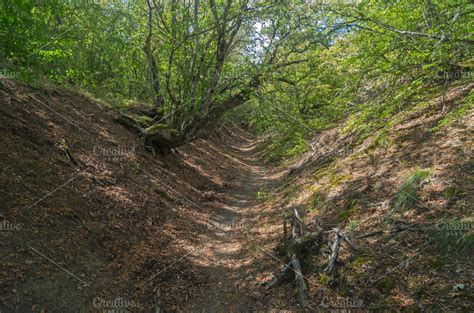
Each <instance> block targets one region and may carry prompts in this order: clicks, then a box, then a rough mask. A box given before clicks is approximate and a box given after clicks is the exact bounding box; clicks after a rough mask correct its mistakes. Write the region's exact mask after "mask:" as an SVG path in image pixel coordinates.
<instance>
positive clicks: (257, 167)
mask: <svg viewBox="0 0 474 313" xmlns="http://www.w3.org/2000/svg"><path fill="white" fill-rule="evenodd" d="M241 135H242V137H240V138H241V140H239V141H238V142H236V143H235V145H232V146H230V148H229V152H230V153H229V154H228V155H226V156H227V157H230V158H233V159H235V164H236V166H237V169H238V172H239V173H240V174H239V176H238V177H236V179H235V181H234V182H233V188H232V189H231V190H229V191H228V192H227V193H226V198H225V199H223V201H222V203H221V207H222V208H221V209H220V210H219V211H218V212H217V214H216V215H215V217H214V220H213V221H212V222H211V223H212V224H213V225H214V226H215V233H214V236H213V237H212V238H211V240H209V241H207V242H203V243H202V247H196V248H197V249H196V251H198V252H197V253H196V254H195V256H196V258H198V259H199V261H201V262H202V263H204V264H208V267H207V269H206V273H205V274H206V276H208V278H209V281H210V282H211V283H210V284H206V285H205V286H203V287H202V288H201V289H200V294H199V295H197V296H196V295H194V297H193V298H194V299H197V301H195V302H194V303H190V304H189V306H188V307H186V309H185V310H186V311H190V312H229V311H230V312H234V311H235V312H237V311H238V312H251V311H253V309H254V308H255V303H254V302H255V300H256V297H255V295H254V294H252V292H250V291H248V290H245V289H242V288H241V286H239V282H241V281H245V280H246V279H247V280H248V277H245V271H244V270H243V268H244V267H245V263H246V256H245V254H244V252H243V248H244V245H245V244H246V242H245V232H246V231H247V229H248V228H247V227H248V225H249V224H248V222H247V221H246V217H245V216H246V213H248V212H251V211H252V209H253V208H254V207H255V206H256V205H258V202H257V201H256V193H257V191H258V190H260V189H261V188H262V187H263V186H265V185H266V179H265V177H266V172H267V171H266V168H265V167H264V166H263V165H262V164H261V163H260V161H259V159H258V156H257V151H256V148H257V144H258V142H257V141H256V140H255V138H252V136H251V135H250V134H246V133H244V132H242V133H241Z"/></svg>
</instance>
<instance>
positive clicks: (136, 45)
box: [0, 0, 474, 157]
mask: <svg viewBox="0 0 474 313" xmlns="http://www.w3.org/2000/svg"><path fill="white" fill-rule="evenodd" d="M0 6H1V7H0V10H1V11H2V14H1V22H0V23H1V29H3V30H4V31H3V32H2V33H1V34H0V41H1V45H0V46H1V48H0V49H1V50H0V59H1V68H2V74H3V75H4V76H10V77H13V78H20V79H22V80H25V81H28V82H38V81H50V82H53V83H57V84H63V85H66V84H67V85H71V86H73V87H77V88H82V89H85V90H88V91H90V92H92V93H93V94H95V95H96V96H97V97H99V98H104V99H106V100H108V101H109V102H112V103H115V104H116V105H117V106H118V107H120V108H126V107H130V106H137V104H145V107H146V109H145V110H142V112H141V113H142V114H141V117H140V119H139V120H137V119H135V118H131V117H130V116H129V115H127V114H125V113H124V118H126V119H127V122H126V123H128V125H129V126H130V125H132V128H134V129H135V130H136V131H137V133H138V134H139V135H140V136H142V138H143V139H144V141H145V144H147V145H149V146H152V147H156V148H158V149H161V150H164V151H167V149H169V148H173V147H177V146H180V145H182V144H183V143H185V142H188V141H190V140H192V139H193V138H196V137H199V136H205V135H206V134H207V132H208V131H209V130H210V129H212V128H213V127H214V126H215V125H216V123H218V121H219V120H220V118H221V117H222V116H223V115H226V114H230V116H231V117H233V118H236V119H238V120H240V121H241V122H243V123H248V124H251V125H252V126H254V128H255V129H256V130H257V131H259V132H272V133H274V134H275V138H276V141H277V142H276V144H275V148H274V149H275V156H276V157H277V156H279V155H285V156H291V155H293V154H296V153H300V152H302V151H304V150H306V149H308V144H307V138H308V137H309V136H310V135H313V134H314V133H317V132H318V131H321V130H322V129H325V128H328V127H331V125H333V123H335V122H336V121H338V120H340V119H343V118H349V121H348V127H352V129H353V130H356V131H359V132H360V133H361V134H363V133H364V132H368V131H370V130H373V129H375V128H378V127H381V124H382V123H383V122H386V121H388V120H390V118H391V117H392V116H393V115H394V114H395V113H396V112H398V111H400V110H403V109H406V108H407V106H409V105H415V104H417V103H419V102H422V101H423V99H425V98H426V96H427V94H429V93H431V92H433V90H439V89H440V88H447V86H448V85H449V84H451V83H452V82H453V81H456V80H472V72H471V70H472V65H473V64H472V63H473V56H472V50H473V49H472V45H473V43H474V38H473V36H472V31H471V28H472V24H471V23H472V20H473V15H474V14H473V13H474V10H473V4H472V3H471V1H469V0H442V1H441V0H418V1H415V0H413V1H301V0H299V1H297V0H293V1H289V0H287V1H284V0H281V1H277V0H275V1H250V0H193V1H192V0H147V1H127V0H122V1H118V0H117V1H107V0H103V1H102V0H69V1H63V0H22V1H16V0H6V1H3V2H2V3H1V4H0ZM375 94H377V95H382V96H379V97H374V96H373V95H375ZM236 107H238V108H239V109H238V110H235V109H234V108H236ZM385 124H387V123H385Z"/></svg>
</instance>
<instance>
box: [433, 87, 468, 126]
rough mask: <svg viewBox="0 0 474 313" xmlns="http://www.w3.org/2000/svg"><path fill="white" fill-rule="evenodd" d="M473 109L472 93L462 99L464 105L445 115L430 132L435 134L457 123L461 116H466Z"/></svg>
mask: <svg viewBox="0 0 474 313" xmlns="http://www.w3.org/2000/svg"><path fill="white" fill-rule="evenodd" d="M473 109H474V91H471V92H470V93H469V96H467V97H466V99H464V103H463V104H461V105H459V106H458V107H457V108H455V109H454V110H452V111H451V112H449V113H448V114H446V116H445V117H444V118H442V119H441V120H440V121H439V122H438V125H436V126H435V127H433V128H431V129H430V131H431V132H437V131H439V130H440V129H442V128H443V127H444V126H446V125H449V124H452V123H453V122H456V121H459V120H460V119H461V118H462V117H463V116H466V115H467V114H468V113H469V112H470V111H472V110H473Z"/></svg>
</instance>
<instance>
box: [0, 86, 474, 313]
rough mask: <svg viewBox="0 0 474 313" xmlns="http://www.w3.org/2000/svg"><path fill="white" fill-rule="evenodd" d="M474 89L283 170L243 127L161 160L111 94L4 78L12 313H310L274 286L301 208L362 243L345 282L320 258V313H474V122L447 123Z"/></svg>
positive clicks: (314, 261) (7, 303)
mask: <svg viewBox="0 0 474 313" xmlns="http://www.w3.org/2000/svg"><path fill="white" fill-rule="evenodd" d="M472 88H473V85H472V84H471V85H469V86H463V87H458V88H454V89H452V90H450V92H449V93H448V94H447V95H445V96H442V97H440V98H436V99H433V100H432V101H429V102H426V103H425V104H423V105H422V106H417V107H415V108H414V109H413V110H412V111H411V112H401V114H400V115H399V116H397V117H396V120H394V121H393V122H391V126H390V127H389V128H387V129H386V130H383V131H381V132H378V133H376V134H372V135H371V136H369V137H366V138H365V139H361V138H360V137H359V136H357V135H356V134H353V133H351V132H344V131H343V130H342V126H341V127H337V128H334V129H331V130H328V131H325V132H323V133H321V134H320V136H318V137H317V138H315V141H314V142H313V148H314V149H313V151H311V152H309V153H308V154H306V155H304V156H301V157H299V158H297V159H295V160H290V161H288V162H286V163H285V164H284V165H282V166H279V167H275V168H273V167H266V166H264V165H263V164H262V163H261V162H260V161H259V160H261V159H263V155H264V154H265V150H262V147H264V146H265V142H264V141H262V140H259V139H256V138H254V137H253V136H252V135H251V134H249V133H247V132H245V131H244V130H242V129H240V128H238V127H237V126H235V125H232V124H230V123H226V124H224V125H223V126H222V127H221V128H220V129H219V130H218V131H217V132H216V134H215V135H212V136H211V138H209V139H207V140H197V141H196V142H194V143H191V144H189V145H187V146H185V147H183V148H181V149H179V150H178V151H176V152H175V153H173V154H171V155H169V156H167V157H163V156H159V155H157V156H153V155H152V154H151V153H150V152H147V151H145V149H143V147H142V146H141V144H140V142H139V141H138V140H137V138H136V136H135V135H133V134H131V133H130V132H128V131H127V130H126V129H125V128H123V127H122V126H120V125H118V124H116V123H114V122H113V119H114V117H115V113H114V112H113V111H112V110H108V109H105V108H104V106H103V105H101V104H99V103H98V102H96V101H94V100H92V99H90V98H88V97H86V96H84V95H82V94H80V93H77V92H73V91H70V90H66V89H60V88H54V89H34V88H31V87H27V86H24V85H20V84H17V83H13V82H11V81H8V80H2V81H1V87H0V102H1V106H0V111H1V114H0V130H1V132H2V139H1V142H2V149H1V152H0V162H1V168H0V196H1V199H2V201H1V202H0V222H1V227H2V232H1V233H0V235H1V236H0V246H1V249H2V252H3V253H2V254H0V264H1V266H2V271H1V272H0V310H1V311H6V312H29V311H33V312H41V311H42V310H46V312H91V311H92V312H93V311H103V310H104V309H119V308H124V309H127V310H129V311H132V312H135V311H137V312H141V311H142V312H149V311H151V310H153V309H156V308H158V307H161V308H164V309H165V311H183V312H202V311H203V310H204V311H205V312H224V311H229V312H242V311H271V310H282V309H286V310H289V311H291V312H294V311H298V310H299V304H298V291H297V288H296V286H295V284H294V283H292V281H291V280H287V281H286V282H283V283H282V284H280V285H278V286H276V287H274V288H266V287H265V283H266V282H268V281H269V280H270V279H271V278H272V275H273V274H274V273H277V272H279V271H280V269H281V268H282V266H283V264H285V263H286V262H287V261H288V259H287V256H285V251H284V249H282V245H281V243H282V241H283V226H282V225H283V219H284V218H285V216H287V217H288V216H289V214H290V213H291V210H292V209H293V208H297V209H298V210H299V211H300V213H301V215H302V219H303V220H304V222H305V223H306V224H307V226H308V228H313V227H315V225H321V226H322V227H323V228H324V229H325V230H326V231H331V229H333V228H334V227H339V228H340V229H341V230H342V231H344V232H345V233H346V234H347V235H348V236H349V237H350V238H351V239H352V240H353V242H354V244H355V245H356V247H357V250H355V249H352V248H350V247H349V246H347V245H346V244H342V245H341V248H340V253H339V257H338V262H337V263H336V268H335V272H334V273H333V274H334V275H333V276H334V277H329V275H327V274H325V273H324V272H323V269H324V268H325V267H326V265H327V262H328V254H329V252H330V251H329V250H330V247H328V246H327V245H324V244H320V243H318V242H315V245H314V247H317V249H316V248H314V249H312V254H310V255H308V256H307V258H305V259H302V266H303V270H304V275H305V281H306V284H307V285H308V288H309V298H310V299H309V300H310V303H311V308H310V309H309V310H310V311H324V310H327V309H345V310H349V309H353V310H361V309H362V305H363V307H364V308H365V309H370V310H373V309H389V310H398V309H399V308H400V307H404V308H405V309H411V310H414V311H416V310H447V309H451V310H457V311H469V310H472V309H473V308H472V303H471V302H472V301H471V300H472V298H473V293H472V290H473V288H472V285H471V284H472V275H473V273H474V271H473V265H472V262H470V259H469V258H470V257H472V252H473V243H472V242H473V241H472V238H473V236H472V230H473V228H472V222H473V221H472V203H473V199H472V195H473V189H474V187H473V185H474V181H473V179H472V172H473V164H472V151H473V150H472V144H473V142H472V140H473V138H474V136H473V123H474V119H473V114H472V112H469V111H468V113H467V114H465V116H464V117H463V118H462V119H460V120H459V121H457V122H456V123H452V124H451V125H450V126H444V127H441V128H439V130H438V131H435V130H436V128H435V127H436V126H437V125H438V124H439V121H441V120H442V119H443V118H445V117H446V115H447V114H450V112H454V111H455V110H456V109H458V108H459V106H460V105H461V103H462V101H463V100H464V99H465V98H466V96H467V95H468V94H469V92H470V91H471V90H472ZM408 195H410V196H408ZM447 222H449V223H448V224H446V223H447ZM456 223H457V224H460V225H468V226H469V225H471V228H467V229H466V228H465V227H464V229H461V230H460V231H459V230H456V231H454V232H453V231H449V229H448V231H446V229H447V227H448V226H449V227H451V226H452V225H455V224H456ZM439 225H442V227H439Z"/></svg>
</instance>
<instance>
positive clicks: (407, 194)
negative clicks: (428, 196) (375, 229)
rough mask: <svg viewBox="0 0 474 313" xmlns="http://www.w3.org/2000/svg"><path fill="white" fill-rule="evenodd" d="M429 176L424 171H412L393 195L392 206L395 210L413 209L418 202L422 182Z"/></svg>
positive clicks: (428, 173) (427, 172)
mask: <svg viewBox="0 0 474 313" xmlns="http://www.w3.org/2000/svg"><path fill="white" fill-rule="evenodd" d="M429 176H430V172H429V171H426V170H416V171H414V172H413V173H412V174H411V175H410V176H409V177H408V178H407V179H406V180H405V182H404V183H403V185H402V187H401V188H400V191H399V192H398V193H397V194H396V195H395V199H394V206H395V208H396V209H397V210H402V211H403V210H407V209H411V208H413V207H414V206H415V205H416V204H417V202H420V199H419V195H418V191H419V189H420V186H421V183H422V181H423V180H425V179H426V178H428V177H429Z"/></svg>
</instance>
